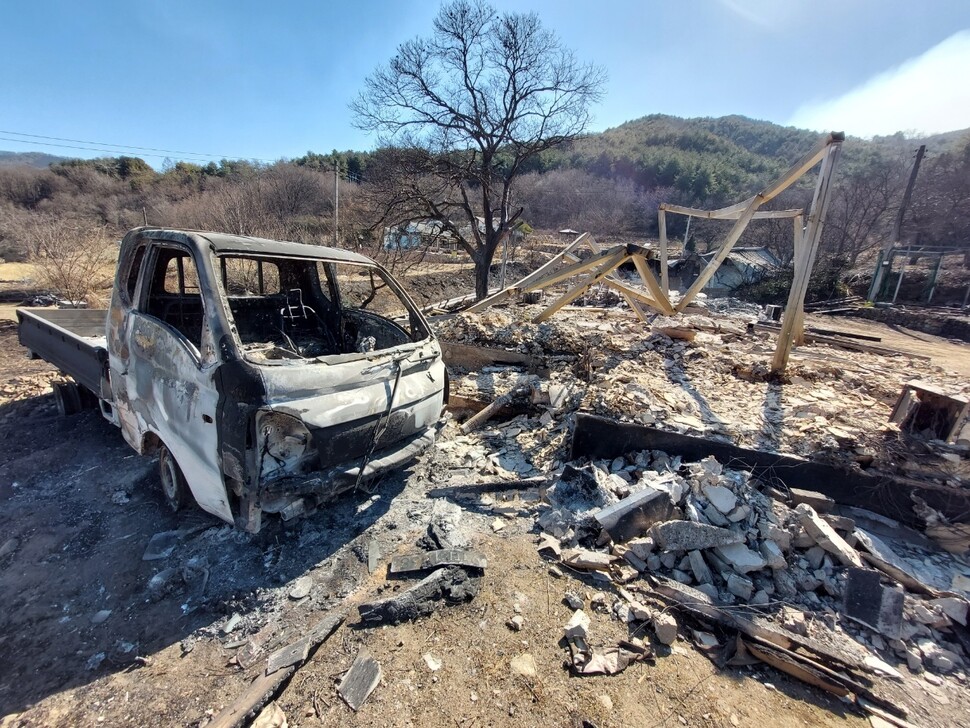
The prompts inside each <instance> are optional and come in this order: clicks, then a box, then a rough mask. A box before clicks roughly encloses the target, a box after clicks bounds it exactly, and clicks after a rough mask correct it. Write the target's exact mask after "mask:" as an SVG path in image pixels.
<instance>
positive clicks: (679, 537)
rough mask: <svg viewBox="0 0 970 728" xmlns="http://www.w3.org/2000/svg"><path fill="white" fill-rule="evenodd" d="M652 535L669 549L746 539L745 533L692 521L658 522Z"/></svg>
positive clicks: (723, 543)
mask: <svg viewBox="0 0 970 728" xmlns="http://www.w3.org/2000/svg"><path fill="white" fill-rule="evenodd" d="M651 536H653V539H654V541H655V542H656V543H657V544H658V545H659V546H660V547H661V548H663V549H666V550H668V551H694V550H697V549H709V548H714V547H717V546H726V545H729V544H739V543H741V542H742V541H744V534H741V533H735V532H734V531H729V530H727V529H726V528H718V527H717V526H708V525H707V524H706V523H693V522H692V521H667V522H666V523H658V524H657V525H655V526H654V527H653V528H652V529H651Z"/></svg>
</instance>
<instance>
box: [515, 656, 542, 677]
mask: <svg viewBox="0 0 970 728" xmlns="http://www.w3.org/2000/svg"><path fill="white" fill-rule="evenodd" d="M509 667H510V668H511V670H512V672H514V673H515V674H516V675H520V676H521V677H526V678H530V679H535V678H536V677H538V676H539V670H538V669H537V668H536V661H535V658H534V657H533V656H532V655H531V654H529V653H528V652H523V653H522V654H521V655H516V656H515V657H513V658H512V659H511V660H510V661H509Z"/></svg>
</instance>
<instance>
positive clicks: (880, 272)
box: [869, 144, 926, 301]
mask: <svg viewBox="0 0 970 728" xmlns="http://www.w3.org/2000/svg"><path fill="white" fill-rule="evenodd" d="M924 154H926V145H925V144H920V147H919V149H917V150H916V160H915V161H914V162H913V170H912V171H911V172H910V173H909V182H907V183H906V191H905V192H904V193H903V201H902V202H900V203H899V213H898V214H897V215H896V222H895V223H894V224H893V234H892V236H891V237H890V238H889V240H888V242H887V243H886V244H885V245H884V246H883V248H882V250H880V251H879V257H878V258H877V260H876V272H875V273H873V275H872V285H871V286H870V287H869V300H870V301H875V300H876V298H877V297H878V296H879V290H880V288H881V287H882V281H883V278H884V277H885V275H886V273H887V271H888V270H889V266H890V264H891V262H892V261H891V260H890V256H889V252H890V251H891V250H892V249H893V248H894V247H895V246H896V245H898V244H899V237H900V235H901V231H902V228H903V217H904V216H905V215H906V208H907V207H909V201H910V199H911V198H912V196H913V187H915V186H916V176H917V175H918V174H919V165H920V163H921V162H922V161H923V155H924ZM893 298H894V300H895V296H894V297H893Z"/></svg>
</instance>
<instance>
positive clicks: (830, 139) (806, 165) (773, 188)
mask: <svg viewBox="0 0 970 728" xmlns="http://www.w3.org/2000/svg"><path fill="white" fill-rule="evenodd" d="M843 141H845V134H843V133H842V132H832V133H831V134H829V135H827V136H826V137H825V138H824V139H822V140H820V141H819V143H818V144H816V145H815V148H814V149H812V150H811V151H810V152H809V153H808V154H806V155H805V156H804V157H802V158H801V159H800V160H798V161H797V162H796V163H795V164H794V166H793V167H792V168H791V169H789V170H788V171H787V172H786V173H785V174H784V175H783V176H782V177H781V178H780V179H778V180H777V181H776V182H775V183H774V184H771V185H769V186H768V187H766V188H765V189H764V190H763V191H762V192H761V197H763V198H764V201H765V202H767V201H768V200H773V199H774V198H775V197H777V196H778V195H780V194H781V193H782V192H784V191H785V190H787V189H788V188H789V187H791V186H792V184H793V183H794V182H795V181H796V180H797V179H798V178H799V177H801V176H802V175H804V174H805V173H806V172H808V171H809V170H810V169H811V168H812V167H814V166H815V165H816V164H818V163H819V161H820V160H821V159H822V158H823V157H826V156H828V153H829V149H830V148H832V147H833V145H836V144H837V145H838V146H839V147H840V148H841V146H842V142H843Z"/></svg>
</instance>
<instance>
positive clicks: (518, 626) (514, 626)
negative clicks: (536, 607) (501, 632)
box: [505, 614, 525, 632]
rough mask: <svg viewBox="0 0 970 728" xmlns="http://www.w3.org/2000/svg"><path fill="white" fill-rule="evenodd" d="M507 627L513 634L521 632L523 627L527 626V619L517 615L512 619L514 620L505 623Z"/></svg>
mask: <svg viewBox="0 0 970 728" xmlns="http://www.w3.org/2000/svg"><path fill="white" fill-rule="evenodd" d="M505 626H507V627H508V628H509V629H510V630H512V631H513V632H521V631H522V627H524V626H525V617H523V616H522V615H521V614H516V615H515V616H514V617H512V619H510V620H509V621H507V622H506V623H505Z"/></svg>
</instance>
